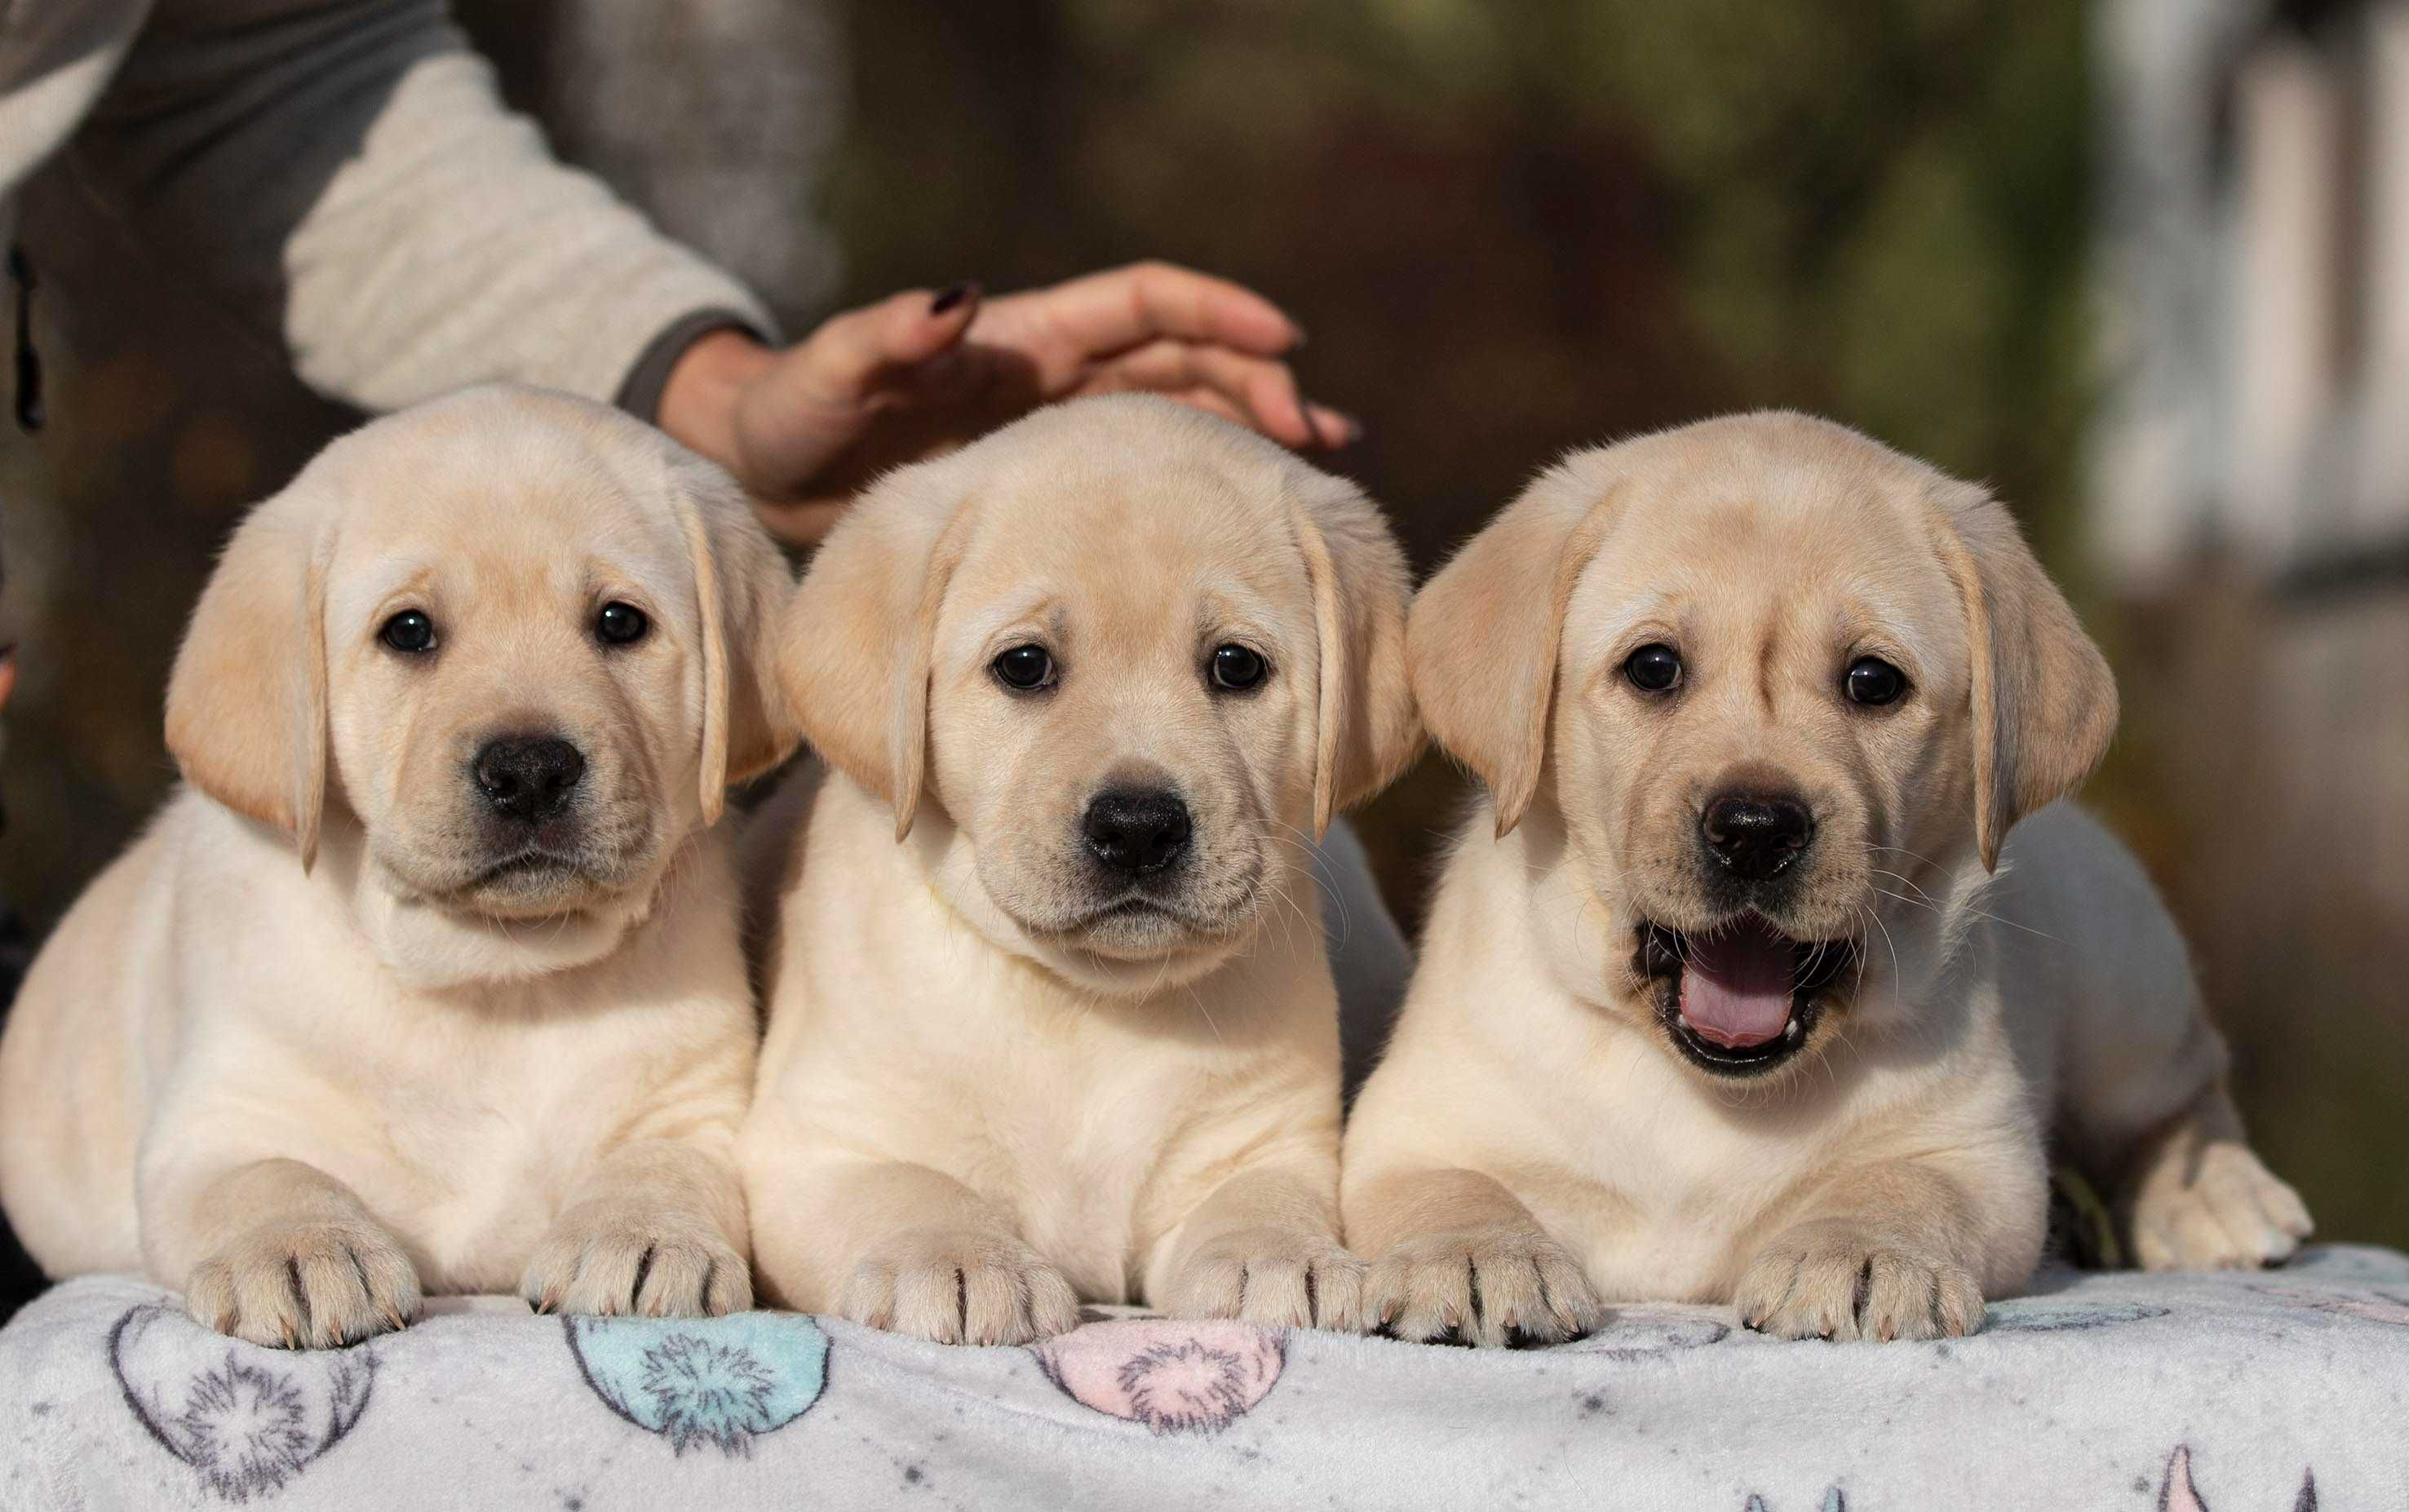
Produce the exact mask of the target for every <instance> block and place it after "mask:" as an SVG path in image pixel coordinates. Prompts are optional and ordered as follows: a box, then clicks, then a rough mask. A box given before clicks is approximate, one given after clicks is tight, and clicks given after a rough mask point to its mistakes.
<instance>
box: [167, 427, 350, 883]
mask: <svg viewBox="0 0 2409 1512" xmlns="http://www.w3.org/2000/svg"><path fill="white" fill-rule="evenodd" d="M314 486H315V485H314V484H313V482H312V480H311V479H310V475H309V473H307V472H306V471H305V472H304V473H303V474H302V476H301V477H300V478H299V479H297V480H296V482H294V483H293V485H292V486H291V487H289V488H287V489H286V490H285V491H284V492H283V493H282V494H280V495H278V496H277V497H274V498H272V499H269V500H268V501H267V503H265V504H262V505H260V506H259V507H258V508H257V509H255V510H253V511H252V512H251V514H250V515H249V517H247V518H246V519H245V520H244V521H243V522H242V524H241V525H240V526H237V527H236V529H235V533H234V537H233V539H232V540H229V541H227V543H226V549H225V554H224V555H223V556H221V557H220V558H219V559H218V567H217V570H216V571H215V572H213V573H211V574H210V575H209V586H208V587H206V588H204V589H202V590H201V601H200V603H199V604H198V605H197V606H195V609H194V610H193V619H192V624H191V625H190V626H187V627H186V629H185V631H184V642H183V644H182V646H180V648H179V649H178V650H177V653H176V669H175V670H174V672H173V673H171V674H170V675H169V677H168V679H167V749H168V750H169V751H170V752H171V753H173V754H174V756H175V757H176V764H177V766H178V767H180V768H181V769H182V770H183V773H184V780H185V781H186V782H189V783H191V784H192V785H194V786H195V787H197V788H199V789H200V790H201V791H202V792H204V793H207V794H208V795H209V797H211V798H213V799H217V800H218V801H219V802H221V803H223V804H224V805H225V806H226V807H227V808H230V809H232V810H234V811H235V812H236V813H237V814H245V815H247V816H249V817H251V818H253V819H256V820H258V821H259V822H260V823H262V824H266V825H272V826H274V827H275V828H279V829H281V830H283V831H285V832H286V833H287V834H289V835H291V836H292V837H293V842H294V846H295V848H296V850H298V851H299V852H300V855H301V867H302V870H303V871H308V870H309V868H310V863H311V862H313V861H315V860H316V859H317V856H318V825H319V818H320V815H321V813H322V812H323V810H324V808H325V798H326V633H325V627H326V566H327V561H328V559H329V558H330V557H331V556H332V555H333V554H334V532H333V527H332V526H331V524H330V523H328V521H327V517H326V514H325V511H323V510H321V509H319V508H317V507H316V506H315V503H314V502H313V499H312V495H311V493H310V492H309V491H310V490H312V489H313V488H314Z"/></svg>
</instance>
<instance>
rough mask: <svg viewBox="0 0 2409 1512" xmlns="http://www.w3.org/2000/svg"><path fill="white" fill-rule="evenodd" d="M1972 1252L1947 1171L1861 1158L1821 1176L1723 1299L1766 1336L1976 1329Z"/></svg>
mask: <svg viewBox="0 0 2409 1512" xmlns="http://www.w3.org/2000/svg"><path fill="white" fill-rule="evenodd" d="M2032 1241H2033V1246H2034V1247H2035V1248H2036V1249H2037V1248H2038V1246H2039V1241H2040V1232H2039V1228H2038V1226H2037V1225H2035V1226H2034V1227H2033V1233H2032ZM1988 1268H1989V1267H1987V1266H1986V1265H1985V1263H1984V1257H1983V1235H1982V1232H1981V1228H1980V1225H1979V1223H1978V1219H1977V1216H1976V1211H1975V1204H1974V1202H1972V1200H1971V1199H1970V1198H1969V1195H1968V1192H1967V1188H1965V1186H1963V1185H1962V1184H1960V1183H1959V1182H1958V1181H1957V1180H1956V1179H1955V1177H1953V1176H1950V1175H1947V1174H1942V1173H1940V1172H1939V1171H1935V1170H1933V1169H1932V1168H1931V1167H1930V1166H1928V1165H1924V1164H1918V1163H1916V1162H1913V1161H1909V1160H1892V1161H1885V1162H1882V1163H1878V1164H1873V1165H1868V1166H1863V1167H1859V1168H1856V1169H1854V1170H1852V1171H1849V1172H1847V1173H1844V1174H1840V1175H1839V1176H1836V1177H1833V1178H1830V1179H1828V1180H1826V1181H1825V1183H1824V1184H1823V1185H1822V1186H1820V1187H1819V1188H1817V1189H1816V1190H1815V1192H1814V1193H1813V1194H1812V1195H1811V1196H1810V1198H1809V1200H1808V1201H1807V1202H1805V1203H1804V1204H1803V1210H1802V1211H1801V1212H1800V1213H1798V1214H1797V1215H1796V1217H1793V1219H1792V1221H1790V1222H1788V1223H1787V1224H1785V1225H1784V1226H1782V1228H1780V1229H1778V1230H1777V1231H1775V1232H1774V1235H1773V1237H1772V1238H1771V1239H1769V1240H1767V1242H1766V1243H1765V1245H1764V1246H1761V1247H1760V1248H1759V1249H1758V1250H1757V1252H1756V1254H1755V1255H1754V1256H1753V1258H1752V1259H1751V1260H1749V1261H1748V1264H1747V1266H1746V1268H1745V1269H1743V1270H1742V1272H1741V1273H1740V1279H1739V1285H1738V1287H1737V1288H1736V1289H1735V1290H1734V1292H1733V1296H1732V1302H1733V1305H1734V1306H1735V1307H1737V1308H1738V1312H1739V1318H1740V1321H1741V1322H1742V1323H1743V1324H1745V1325H1746V1326H1747V1327H1749V1328H1752V1329H1755V1330H1758V1331H1760V1332H1766V1333H1770V1334H1773V1335H1774V1336H1775V1337H1777V1338H1783V1339H1804V1338H1821V1339H1931V1338H1943V1337H1946V1338H1955V1337H1958V1336H1959V1335H1961V1334H1967V1333H1971V1332H1974V1331H1975V1330H1976V1329H1977V1328H1979V1327H1981V1326H1982V1322H1983V1283H1982V1279H1981V1276H1982V1274H1983V1272H1984V1271H1985V1270H1986V1269H1988ZM2008 1268H2009V1269H2013V1268H2014V1267H2013V1266H2009V1267H2008ZM2024 1268H2025V1269H2027V1270H2029V1269H2030V1264H2029V1260H2027V1263H2026V1265H2025V1267H2024Z"/></svg>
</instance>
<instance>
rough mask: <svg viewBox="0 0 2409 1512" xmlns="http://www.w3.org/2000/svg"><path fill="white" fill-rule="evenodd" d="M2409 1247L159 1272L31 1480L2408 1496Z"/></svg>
mask: <svg viewBox="0 0 2409 1512" xmlns="http://www.w3.org/2000/svg"><path fill="white" fill-rule="evenodd" d="M2404 1398H2409V1258H2404V1257H2402V1256H2400V1255H2396V1254H2392V1253H2389V1252H2387V1251H2383V1250H2373V1249H2360V1248H2348V1247H2328V1248H2323V1249H2317V1250H2312V1251H2310V1252H2309V1253H2308V1254H2307V1255H2306V1256H2305V1257H2303V1258H2302V1259H2301V1260H2299V1261H2297V1262H2295V1263H2294V1264H2292V1265H2291V1266H2289V1267H2287V1268H2286V1269H2285V1270H2283V1271H2280V1272H2275V1273H2272V1274H2251V1275H2184V1276H2157V1277H2145V1276H2140V1275H2134V1274H2095V1275H2082V1276H2075V1275H2071V1274H2069V1275H2060V1276H2053V1277H2050V1278H2048V1279H2046V1280H2045V1282H2044V1284H2043V1286H2042V1288H2041V1290H2040V1291H2039V1293H2038V1294H2036V1295H2034V1296H2030V1297H2027V1298H2024V1299H2021V1300H2017V1301H2012V1302H2003V1303H1996V1304H1994V1305H1993V1306H1992V1308H1991V1309H1990V1313H1989V1316H1988V1318H1987V1319H1986V1322H1985V1326H1984V1328H1983V1331H1982V1332H1981V1333H1979V1334H1978V1335H1976V1336H1974V1337H1971V1338H1968V1339H1963V1340H1958V1341H1955V1342H1952V1343H1946V1344H1886V1345H1877V1344H1841V1345H1835V1344H1825V1343H1819V1342H1806V1343H1796V1344H1783V1343H1778V1342H1775V1341H1773V1340H1769V1339H1766V1338H1763V1337H1760V1336H1758V1335H1755V1334H1752V1333H1748V1332H1744V1331H1741V1330H1739V1329H1737V1328H1735V1327H1734V1326H1733V1322H1732V1318H1731V1317H1730V1315H1729V1314H1728V1313H1727V1312H1724V1311H1722V1310H1718V1309H1713V1308H1706V1307H1685V1306H1665V1305H1651V1306H1632V1307H1624V1308H1622V1309H1620V1310H1619V1311H1618V1312H1617V1313H1616V1315H1615V1317H1614V1318H1613V1319H1612V1320H1611V1321H1610V1322H1609V1323H1608V1326H1606V1327H1605V1328H1604V1329H1602V1330H1600V1331H1599V1332H1597V1333H1595V1334H1594V1335H1592V1336H1591V1337H1589V1338H1587V1339H1584V1340H1581V1341H1580V1342H1578V1343H1575V1344H1570V1345H1566V1346H1561V1347H1558V1348H1554V1349H1548V1350H1533V1351H1527V1352H1499V1353H1488V1352H1479V1353H1476V1352H1474V1351H1470V1350H1464V1349H1450V1348H1441V1347H1433V1346H1413V1345H1403V1344H1396V1343H1392V1342H1389V1341H1387V1340H1381V1339H1357V1338H1347V1337H1340V1336H1336V1335H1332V1334H1325V1333H1315V1332H1303V1331H1297V1332H1287V1333H1282V1332H1279V1331H1276V1330H1266V1329H1258V1328H1254V1327H1251V1326H1248V1325H1242V1324H1233V1323H1177V1322H1171V1321H1166V1320H1163V1319H1160V1318H1147V1317H1144V1316H1122V1317H1115V1318H1104V1317H1102V1316H1101V1315H1099V1316H1098V1318H1097V1320H1095V1321H1092V1322H1090V1323H1089V1324H1088V1325H1086V1326H1085V1327H1082V1328H1080V1329H1079V1330H1077V1331H1076V1332H1073V1333H1071V1334H1068V1335H1066V1336H1064V1337H1062V1338H1060V1339H1058V1340H1055V1341H1053V1342H1052V1343H1050V1344H1047V1345H1045V1346H1040V1347H1036V1348H1027V1349H949V1348H945V1347H941V1346H933V1345H924V1344H918V1343H915V1342H911V1341H907V1340H903V1339H899V1338H895V1337H892V1336H890V1335H886V1334H881V1333H876V1332H871V1331H869V1330H865V1329H861V1328H857V1327H854V1326H852V1325H850V1324H847V1323H844V1322H839V1321H831V1320H829V1319H820V1318H802V1317H799V1316H794V1315H786V1314H771V1313H750V1314H745V1315H743V1316H740V1317H734V1318H719V1319H715V1320H712V1321H707V1322H675V1321H651V1320H624V1319H599V1318H572V1319H562V1318H538V1317H533V1316H530V1315H529V1314H528V1313H527V1311H526V1309H525V1308H524V1307H523V1306H521V1305H520V1304H518V1303H514V1302H512V1303H505V1302H500V1301H494V1300H479V1301H470V1302H465V1303H462V1302H454V1303H450V1304H448V1305H442V1306H441V1307H440V1310H439V1311H437V1312H435V1313H434V1314H433V1315H432V1316H430V1317H429V1318H426V1320H425V1321H423V1322H421V1323H420V1324H418V1325H417V1326H415V1327H413V1328H411V1329H409V1330H408V1331H406V1332H401V1333H397V1334H395V1335H392V1336H389V1337H386V1338H382V1339H378V1340H375V1341H373V1342H371V1343H368V1344H366V1345H363V1346H358V1347H356V1348H352V1349H346V1350H339V1351H328V1352H324V1353H314V1354H311V1353H302V1354H296V1353H286V1352H281V1351H277V1350H270V1349H260V1348H254V1347H253V1346H250V1345H247V1344H241V1343H238V1342H235V1341H232V1340H229V1339H224V1338H221V1337H219V1336H218V1335H216V1334H213V1333H210V1332H207V1331H205V1330H202V1329H200V1328H197V1327H195V1325H193V1324H192V1323H191V1322H189V1321H187V1320H186V1319H185V1318H184V1316H183V1314H182V1313H181V1312H180V1310H178V1308H177V1307H176V1305H175V1299H174V1298H172V1297H170V1296H168V1295H166V1294H165V1293H163V1292H160V1291H159V1290H157V1289H153V1288H151V1287H147V1286H143V1285H140V1284H137V1283H135V1282H130V1281H123V1280H116V1279H108V1278H88V1279H85V1280H80V1281H75V1282H70V1283H68V1284H67V1285H65V1286H62V1287H59V1288H58V1289H55V1290H53V1291H51V1292H50V1294H49V1295H48V1296H46V1297H44V1298H43V1299H41V1300H40V1301H38V1302H36V1303H34V1304H33V1305H32V1306H30V1307H29V1308H27V1309H26V1310H25V1311H24V1312H23V1313H22V1315H20V1316H19V1318H17V1319H16V1321H15V1322H13V1323H12V1324H10V1325H9V1326H8V1328H7V1330H6V1331H5V1332H0V1425H5V1426H0V1433H5V1435H6V1437H5V1440H0V1454H5V1464H0V1506H6V1507H8V1508H20V1507H22V1508H42V1509H46V1512H47V1509H56V1512H82V1509H100V1508H117V1507H139V1508H151V1507H174V1506H193V1507H216V1506H220V1505H225V1504H230V1503H239V1504H244V1505H262V1506H273V1507H278V1508H295V1509H298V1508H310V1507H483V1506H497V1507H513V1508H536V1509H560V1512H613V1509H618V1508H642V1509H645V1512H653V1509H663V1508H697V1509H701V1508H709V1509H714V1512H717V1509H721V1508H730V1507H746V1506H774V1507H782V1508H785V1507H797V1508H801V1507H831V1508H856V1507H880V1506H898V1507H915V1508H929V1509H932V1512H933V1509H936V1508H947V1507H996V1506H1042V1507H1078V1508H1085V1507H1095V1508H1140V1507H1142V1508H1148V1509H1159V1508H1174V1507H1189V1506H1196V1507H1205V1506H1210V1507H1216V1508H1224V1507H1240V1506H1275V1507H1305V1506H1314V1507H1449V1508H1464V1507H1491V1506H1499V1507H1503V1506H1524V1507H1549V1506H1566V1507H1582V1508H1592V1507H1615V1508H1624V1507H1679V1508H1701V1509H1708V1512H1881V1509H1887V1508H1917V1509H1922V1508H1939V1507H1952V1508H1954V1507H2043V1506H2046V1507H2053V1508H2056V1507H2071V1508H2085V1507H2109V1508H2133V1509H2135V1512H2147V1509H2152V1508H2157V1509H2162V1512H2200V1509H2204V1508H2213V1509H2214V1512H2303V1509H2312V1508H2319V1507H2324V1508H2332V1509H2339V1508H2356V1507H2402V1506H2404V1505H2409V1400H2404Z"/></svg>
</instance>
